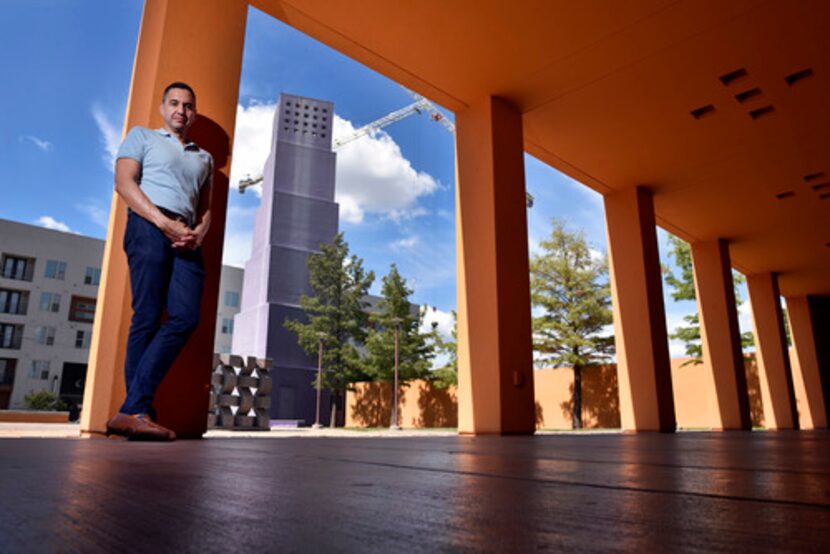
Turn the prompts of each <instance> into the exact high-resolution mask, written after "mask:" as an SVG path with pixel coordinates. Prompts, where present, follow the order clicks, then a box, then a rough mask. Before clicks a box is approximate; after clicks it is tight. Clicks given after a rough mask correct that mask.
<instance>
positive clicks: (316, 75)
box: [0, 0, 747, 353]
mask: <svg viewBox="0 0 830 554" xmlns="http://www.w3.org/2000/svg"><path fill="white" fill-rule="evenodd" d="M141 10H142V2H140V1H139V0H96V1H93V0H76V1H73V2H68V1H58V0H53V1H47V0H6V1H4V2H3V18H2V19H0V49H2V51H3V52H5V53H6V54H4V55H3V56H2V57H0V74H2V75H4V76H6V78H7V81H6V86H4V87H2V88H0V105H2V106H4V109H3V110H2V111H0V189H2V192H3V194H2V198H3V199H4V200H3V202H2V203H0V217H2V218H5V219H11V220H15V221H21V222H25V223H33V224H40V225H45V226H49V227H53V228H59V229H64V230H69V231H72V232H77V233H81V234H84V235H90V236H94V237H98V238H103V237H104V236H105V234H106V224H107V217H108V212H109V206H110V201H111V197H112V169H111V161H112V150H113V149H114V148H115V147H116V146H117V142H118V140H119V138H120V134H121V130H122V122H123V116H124V110H125V107H126V102H127V95H128V92H129V84H130V75H131V70H132V62H133V56H134V50H135V43H136V38H137V35H138V27H139V23H140V18H141ZM9 53H12V54H13V55H10V54H9ZM280 92H287V93H291V94H299V95H303V96H310V97H314V98H320V99H325V100H329V101H332V102H334V104H335V112H336V114H337V115H338V116H339V118H342V121H339V122H338V123H339V126H340V129H341V130H342V132H345V131H347V130H348V129H349V128H350V127H354V128H357V127H360V126H361V125H364V124H366V123H369V122H370V121H373V120H374V119H377V118H378V117H381V116H383V115H386V114H387V113H389V112H392V111H394V110H396V109H398V108H401V107H403V106H405V105H407V104H409V103H411V102H412V100H411V99H410V98H409V96H407V94H406V93H405V92H404V91H403V89H401V87H400V86H398V85H397V84H395V83H394V82H393V81H390V80H389V79H387V78H385V77H384V76H382V75H380V74H378V73H375V72H374V71H372V70H370V69H368V68H366V67H364V66H362V65H360V64H359V63H357V62H354V61H352V60H350V59H349V58H347V57H345V56H343V55H341V54H339V53H337V52H335V51H333V50H331V49H329V48H328V47H326V46H324V45H322V44H320V43H318V42H316V41H314V40H312V39H310V38H308V37H306V36H305V35H303V34H301V33H299V32H298V31H295V30H293V29H292V28H290V27H288V26H286V25H284V24H282V23H281V22H279V21H277V20H275V19H273V18H271V17H269V16H267V15H265V14H263V13H261V12H258V11H257V10H254V9H251V10H250V12H249V19H248V28H247V34H246V43H245V51H244V59H243V69H242V81H241V85H240V99H239V104H240V106H239V111H238V114H239V115H238V123H237V130H236V137H235V139H236V144H237V146H238V148H237V149H235V151H234V154H233V155H234V168H233V172H232V179H233V178H235V177H239V176H240V175H243V174H245V173H256V172H257V168H258V167H261V166H262V163H263V162H264V155H265V153H267V149H268V146H269V144H267V143H268V142H269V141H270V131H269V125H270V119H264V118H265V117H266V116H267V114H268V113H269V112H268V110H269V109H270V110H272V109H273V104H274V102H275V101H276V99H277V97H278V95H279V93H280ZM448 114H449V113H448ZM449 115H450V116H451V114H449ZM263 122H265V123H263ZM263 137H265V138H264V139H263ZM347 149H348V150H347ZM338 158H339V159H338V181H337V187H338V201H340V203H341V230H343V231H344V232H345V235H346V239H347V240H348V241H349V243H350V245H351V248H352V250H353V251H354V252H355V253H357V254H358V255H359V256H361V257H362V258H363V259H364V260H365V263H366V266H367V267H368V268H370V269H373V270H374V271H375V272H376V274H378V277H380V276H381V275H383V274H384V273H385V272H386V271H387V269H388V267H389V264H390V263H392V262H396V263H397V264H398V267H399V269H400V271H401V273H402V274H403V275H404V276H405V277H407V278H408V279H410V283H411V284H412V286H413V288H414V289H415V294H414V296H413V301H415V302H418V303H422V304H429V305H432V306H436V307H437V308H438V309H439V312H437V315H436V317H437V318H443V319H442V321H441V323H442V327H444V326H445V325H446V324H448V313H449V311H450V310H452V309H453V308H454V306H455V227H454V189H453V187H454V178H455V168H454V163H455V162H454V151H453V138H452V136H451V135H450V133H448V132H447V131H446V130H445V129H444V128H443V127H442V126H440V125H438V124H436V123H434V122H431V121H430V120H429V119H428V118H427V117H425V116H423V115H422V116H412V117H409V118H408V119H406V120H404V121H401V122H398V123H395V124H393V125H391V126H389V127H387V128H386V129H385V130H384V131H383V132H381V133H378V134H377V135H375V136H374V137H369V138H366V139H360V140H359V141H355V142H354V143H352V144H350V145H347V146H344V147H343V148H342V149H341V150H340V151H339V153H338ZM367 159H371V160H377V163H375V164H366V163H365V160H367ZM526 179H527V188H528V190H529V191H530V192H531V193H532V194H533V195H534V196H535V198H536V203H535V206H534V207H533V208H532V209H531V210H529V212H528V213H529V221H528V229H529V237H530V242H531V245H532V244H534V243H536V242H538V241H539V240H540V239H542V238H543V237H544V236H545V235H546V234H547V233H548V232H549V230H550V219H551V217H559V218H562V219H565V220H566V221H567V222H568V223H569V225H570V226H571V227H572V228H573V229H582V230H584V231H585V233H586V235H587V237H588V239H589V241H590V242H591V243H592V244H593V246H594V247H595V248H597V249H598V250H601V251H604V250H605V227H604V214H603V209H602V200H601V197H600V196H599V195H598V194H596V193H594V192H593V191H591V190H590V189H588V188H587V187H583V186H582V185H580V184H578V183H576V182H574V181H573V180H571V179H570V178H568V177H566V176H564V175H562V174H560V173H558V172H556V171H555V170H553V169H551V168H550V167H548V166H546V165H545V164H543V163H541V162H539V161H538V160H535V159H533V158H531V157H530V156H527V157H526ZM258 204H259V197H258V195H257V194H256V191H252V192H248V193H246V194H244V195H240V194H239V193H237V192H236V191H231V193H230V199H229V205H228V209H229V218H228V219H229V223H228V227H227V231H226V235H227V240H226V255H225V259H226V261H227V262H228V263H232V264H234V265H241V263H242V262H243V261H244V260H245V259H246V257H247V252H248V250H247V249H248V248H249V246H248V245H247V243H248V242H249V241H250V233H251V219H252V217H251V216H252V214H253V212H254V210H255V209H256V207H257V205H258ZM659 237H660V245H661V255H662V256H663V257H664V259H665V251H666V248H665V233H662V232H661V233H660V235H659ZM378 282H379V278H378ZM376 289H377V286H376ZM694 309H695V308H694V305H693V304H692V303H688V302H686V303H674V302H672V301H671V300H670V299H668V298H667V318H668V322H669V327H670V328H671V327H673V326H674V325H676V324H677V323H679V322H680V320H681V318H682V316H683V315H685V314H687V313H691V312H693V311H694ZM746 325H747V318H746V315H745V314H744V316H743V317H742V326H743V327H746ZM679 349H680V347H679V345H677V344H673V345H672V350H673V352H674V353H679V352H680V350H679Z"/></svg>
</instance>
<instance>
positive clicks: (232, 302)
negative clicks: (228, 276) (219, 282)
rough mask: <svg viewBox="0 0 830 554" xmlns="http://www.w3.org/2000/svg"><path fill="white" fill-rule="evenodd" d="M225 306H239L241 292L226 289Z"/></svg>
mask: <svg viewBox="0 0 830 554" xmlns="http://www.w3.org/2000/svg"><path fill="white" fill-rule="evenodd" d="M225 306H228V307H229V308H238V307H239V293H238V292H234V291H230V290H226V291H225Z"/></svg>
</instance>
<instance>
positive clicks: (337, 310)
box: [285, 233, 375, 426]
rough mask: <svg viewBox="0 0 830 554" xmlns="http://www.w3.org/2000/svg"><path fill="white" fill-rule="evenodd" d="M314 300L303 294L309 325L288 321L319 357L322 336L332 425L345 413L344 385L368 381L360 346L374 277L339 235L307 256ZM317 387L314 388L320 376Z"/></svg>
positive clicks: (305, 346)
mask: <svg viewBox="0 0 830 554" xmlns="http://www.w3.org/2000/svg"><path fill="white" fill-rule="evenodd" d="M308 271H309V280H310V282H311V289H312V291H313V295H312V296H306V295H303V296H302V297H301V298H300V307H301V308H302V310H303V311H304V312H305V315H306V319H307V321H299V320H288V319H287V320H286V321H285V326H286V328H288V329H289V330H291V331H293V332H294V333H295V334H296V335H297V338H298V341H299V344H300V346H301V347H302V348H303V350H305V351H306V353H307V354H308V355H309V356H313V357H314V358H315V359H316V357H317V351H318V341H319V340H320V337H321V336H322V337H323V347H324V348H323V352H324V355H323V370H324V371H323V379H322V388H325V389H327V390H330V391H332V393H333V403H332V416H331V425H332V426H334V425H335V422H336V421H337V412H338V411H340V410H342V407H343V405H344V400H345V391H346V387H347V386H348V385H349V384H350V383H353V382H355V381H359V380H363V379H365V373H364V372H363V364H362V362H361V359H360V353H359V352H358V349H357V347H356V345H357V344H362V343H363V342H364V341H365V339H366V327H367V315H366V308H367V307H368V302H366V300H365V297H366V295H367V294H368V292H369V287H370V286H371V285H372V282H373V281H374V280H375V274H374V273H373V272H371V271H368V272H367V271H366V270H364V269H363V260H361V259H360V258H358V257H357V256H356V255H351V256H349V245H348V243H347V242H346V241H345V240H344V239H343V233H338V234H337V236H335V237H334V240H333V241H332V242H331V244H323V245H321V246H320V253H319V254H312V255H311V256H309V258H308ZM314 384H315V385H316V377H315V381H314Z"/></svg>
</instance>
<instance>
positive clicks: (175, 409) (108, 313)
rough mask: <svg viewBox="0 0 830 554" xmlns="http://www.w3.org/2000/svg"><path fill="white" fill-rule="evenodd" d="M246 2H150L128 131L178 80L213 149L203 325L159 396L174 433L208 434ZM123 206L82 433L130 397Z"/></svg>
mask: <svg viewBox="0 0 830 554" xmlns="http://www.w3.org/2000/svg"><path fill="white" fill-rule="evenodd" d="M247 11H248V2H247V1H246V0H222V1H221V2H218V1H217V2H203V1H201V0H146V2H145V5H144V14H143V16H142V20H141V29H140V32H139V37H138V45H137V48H136V57H135V64H134V66H133V77H132V85H131V88H130V97H129V102H128V104H127V113H126V118H125V124H124V130H125V131H126V130H128V129H130V128H131V127H133V126H135V125H143V126H146V127H150V128H156V127H160V126H161V116H160V115H159V109H158V107H159V105H160V104H161V96H162V92H163V90H164V87H165V86H167V85H168V84H169V83H171V82H173V81H184V82H187V83H188V84H190V85H191V86H192V87H193V88H194V90H195V91H196V96H197V110H198V112H199V118H198V119H197V121H196V123H195V124H194V125H193V127H192V128H191V132H190V135H189V138H191V139H192V140H194V141H195V142H197V143H198V144H199V145H200V146H202V147H203V148H205V149H206V150H208V151H209V152H211V154H213V156H214V160H215V168H216V173H215V175H214V187H213V190H212V214H213V220H212V224H211V229H210V232H209V233H208V236H207V238H206V241H205V244H204V247H203V249H204V255H205V268H206V270H207V279H206V281H205V288H204V297H203V300H202V306H201V314H202V322H201V324H200V326H199V328H198V330H197V331H196V332H195V333H194V335H193V337H192V338H191V339H190V342H189V343H188V345H187V347H186V348H185V350H184V351H183V352H182V354H181V355H180V356H179V358H178V360H177V361H176V364H175V365H174V366H173V368H172V369H171V370H170V373H169V374H168V376H167V377H166V379H165V380H164V382H163V383H162V386H161V387H160V389H159V391H158V394H157V396H156V404H155V405H156V408H157V409H158V411H159V421H160V423H162V424H163V425H166V426H169V427H171V428H172V429H174V430H175V431H176V432H177V433H178V434H179V435H180V436H183V437H188V436H199V435H201V434H202V433H203V432H204V431H205V427H206V411H207V402H208V391H209V387H210V383H209V381H210V373H211V367H210V366H211V359H212V353H213V337H214V325H215V318H216V303H217V296H218V290H219V274H220V269H221V261H222V244H223V238H224V226H225V206H226V204H227V195H228V175H229V173H230V145H231V144H232V142H233V141H232V137H233V130H234V124H235V119H236V103H237V98H238V91H239V76H240V72H241V67H242V46H243V41H244V37H245V23H246V18H247ZM126 220H127V213H126V205H125V204H124V202H123V201H122V200H121V198H120V197H118V196H117V195H115V194H113V200H112V207H111V211H110V221H109V228H108V233H107V241H106V245H105V247H104V263H103V270H102V280H101V286H100V289H99V293H98V306H97V309H96V312H95V324H94V327H93V335H92V337H93V338H92V345H91V349H90V356H89V369H88V372H87V380H86V389H85V394H84V409H83V413H82V417H81V430H82V433H88V432H101V431H104V430H105V423H106V420H107V419H108V418H109V417H110V416H111V415H113V414H114V413H115V412H116V411H117V410H118V407H119V406H120V404H121V403H122V402H123V399H124V396H125V394H126V389H125V386H124V356H125V350H126V343H127V333H128V330H129V324H130V317H131V309H130V289H129V274H128V271H127V260H126V257H125V255H124V252H123V250H122V248H121V242H122V238H123V235H124V228H125V226H126Z"/></svg>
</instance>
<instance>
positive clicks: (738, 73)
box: [720, 68, 747, 87]
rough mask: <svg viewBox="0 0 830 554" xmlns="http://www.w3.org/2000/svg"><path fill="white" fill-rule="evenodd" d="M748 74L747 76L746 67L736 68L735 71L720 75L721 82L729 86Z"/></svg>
mask: <svg viewBox="0 0 830 554" xmlns="http://www.w3.org/2000/svg"><path fill="white" fill-rule="evenodd" d="M746 76H747V73H746V69H744V68H741V69H736V70H735V71H732V72H730V73H727V74H726V75H721V76H720V82H721V83H723V84H724V85H725V86H727V87H728V86H729V85H731V84H732V83H734V82H735V81H737V80H738V79H741V78H742V77H746Z"/></svg>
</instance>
